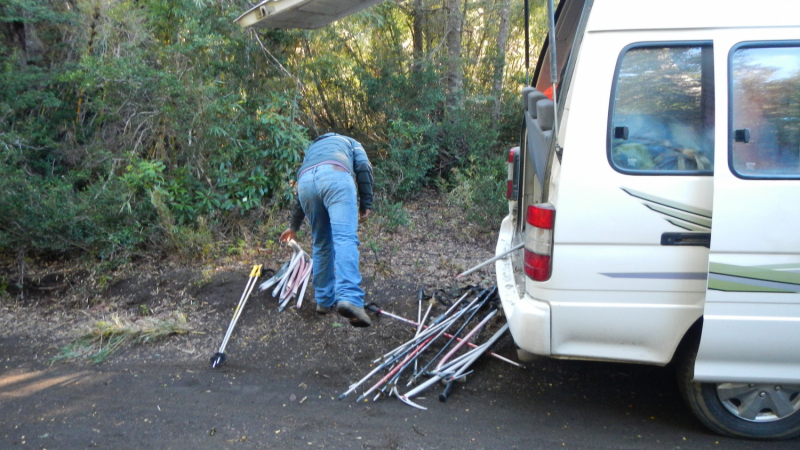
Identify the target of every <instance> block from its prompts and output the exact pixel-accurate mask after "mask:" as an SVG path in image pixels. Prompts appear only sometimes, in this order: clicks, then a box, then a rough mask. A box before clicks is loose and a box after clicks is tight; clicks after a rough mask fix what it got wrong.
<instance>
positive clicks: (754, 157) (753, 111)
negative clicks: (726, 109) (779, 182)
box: [730, 46, 800, 178]
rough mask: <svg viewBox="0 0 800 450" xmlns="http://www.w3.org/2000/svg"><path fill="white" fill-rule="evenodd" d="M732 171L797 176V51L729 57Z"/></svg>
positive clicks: (743, 51) (761, 50)
mask: <svg viewBox="0 0 800 450" xmlns="http://www.w3.org/2000/svg"><path fill="white" fill-rule="evenodd" d="M730 64H731V82H732V86H731V119H730V120H731V158H730V160H731V168H732V170H733V171H734V173H736V174H738V175H739V176H741V177H754V178H797V177H798V175H800V47H796V46H781V47H777V46H775V47H756V48H754V47H739V48H737V49H736V50H734V51H733V52H732V53H731V61H730Z"/></svg>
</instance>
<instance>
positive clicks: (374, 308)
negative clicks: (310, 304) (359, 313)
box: [364, 303, 525, 369]
mask: <svg viewBox="0 0 800 450" xmlns="http://www.w3.org/2000/svg"><path fill="white" fill-rule="evenodd" d="M364 309H368V310H370V311H372V312H374V313H376V314H377V315H379V316H381V315H383V316H387V317H391V318H392V319H395V320H398V321H400V322H403V323H407V324H409V325H413V326H415V327H416V326H417V325H418V324H417V322H414V321H413V320H408V319H406V318H405V317H402V316H398V315H396V314H392V313H390V312H389V311H385V310H383V309H380V308H378V305H376V304H375V303H370V304H368V305H366V306H364ZM422 327H423V328H428V327H427V326H426V325H423V326H422ZM444 337H447V338H452V337H453V335H452V334H450V333H445V334H444ZM463 340H464V339H462V338H460V337H456V341H457V342H461V341H463ZM466 345H467V346H469V347H470V348H478V346H477V345H476V344H473V343H472V342H469V341H467V344H466ZM486 354H487V355H489V356H491V357H492V358H495V359H499V360H500V361H503V362H506V363H509V364H511V365H512V366H515V367H519V368H521V369H524V368H525V366H523V365H522V364H520V363H518V362H515V361H512V360H510V359H508V358H506V357H504V356H501V355H498V354H497V353H494V352H486Z"/></svg>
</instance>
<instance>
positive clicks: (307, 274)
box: [296, 259, 314, 309]
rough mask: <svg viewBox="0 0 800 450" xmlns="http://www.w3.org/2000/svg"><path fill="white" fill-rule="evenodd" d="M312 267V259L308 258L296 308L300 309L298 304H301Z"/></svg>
mask: <svg viewBox="0 0 800 450" xmlns="http://www.w3.org/2000/svg"><path fill="white" fill-rule="evenodd" d="M313 268H314V260H313V259H309V260H308V267H307V268H306V273H305V279H304V280H303V287H302V288H300V295H299V296H298V297H297V306H296V308H297V309H300V306H301V305H302V304H303V296H304V295H306V286H308V281H309V280H310V279H311V276H312V275H311V273H312V272H311V270H312V269H313Z"/></svg>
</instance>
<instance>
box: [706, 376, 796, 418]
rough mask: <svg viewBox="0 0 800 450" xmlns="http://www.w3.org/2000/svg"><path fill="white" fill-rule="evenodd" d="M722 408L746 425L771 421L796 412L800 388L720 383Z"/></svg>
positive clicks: (793, 386) (718, 394)
mask: <svg viewBox="0 0 800 450" xmlns="http://www.w3.org/2000/svg"><path fill="white" fill-rule="evenodd" d="M717 396H718V397H719V400H720V402H722V406H724V407H725V409H727V410H728V411H729V412H730V413H731V414H733V415H734V416H736V417H738V418H740V419H742V420H746V421H748V422H774V421H776V420H781V419H785V418H787V417H789V416H791V415H792V414H795V413H797V411H800V385H776V384H755V383H749V384H748V383H720V384H718V385H717Z"/></svg>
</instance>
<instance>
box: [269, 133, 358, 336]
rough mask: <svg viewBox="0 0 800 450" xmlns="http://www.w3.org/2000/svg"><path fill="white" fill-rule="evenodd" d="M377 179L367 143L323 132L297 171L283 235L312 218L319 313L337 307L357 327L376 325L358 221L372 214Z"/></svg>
mask: <svg viewBox="0 0 800 450" xmlns="http://www.w3.org/2000/svg"><path fill="white" fill-rule="evenodd" d="M354 178H355V183H354V182H353V179H354ZM372 183H373V177H372V165H371V164H370V162H369V159H368V158H367V153H366V152H365V151H364V147H362V146H361V144H360V143H358V141H356V140H355V139H352V138H350V137H347V136H342V135H340V134H336V133H327V134H323V135H322V136H320V137H318V138H317V139H315V140H314V142H313V143H312V144H311V145H310V146H309V147H308V149H307V150H306V155H305V158H304V159H303V165H302V166H300V170H299V171H298V173H297V194H298V195H297V202H295V205H294V209H293V211H292V220H291V222H290V225H289V228H287V229H286V230H284V231H283V233H281V237H280V240H281V242H286V241H288V240H289V239H295V238H296V237H297V230H299V229H300V226H301V225H302V224H303V219H304V218H305V217H308V221H309V223H310V224H311V236H312V237H313V239H314V244H313V246H312V248H313V250H314V251H313V254H312V256H313V259H314V267H313V281H312V285H313V286H314V297H315V299H316V301H317V313H319V314H327V313H328V312H330V311H331V310H332V309H333V308H334V306H335V307H336V312H337V313H339V315H340V316H342V317H346V318H347V319H349V321H350V324H351V325H353V326H354V327H368V326H370V325H372V321H371V320H370V318H369V316H368V315H367V313H366V312H365V311H364V290H362V289H361V286H360V284H361V273H360V272H359V268H358V263H359V253H358V244H359V242H358V236H357V235H356V231H357V230H358V223H359V222H362V221H364V220H366V219H367V218H368V217H369V216H370V214H371V213H372ZM356 184H358V199H357V198H356Z"/></svg>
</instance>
